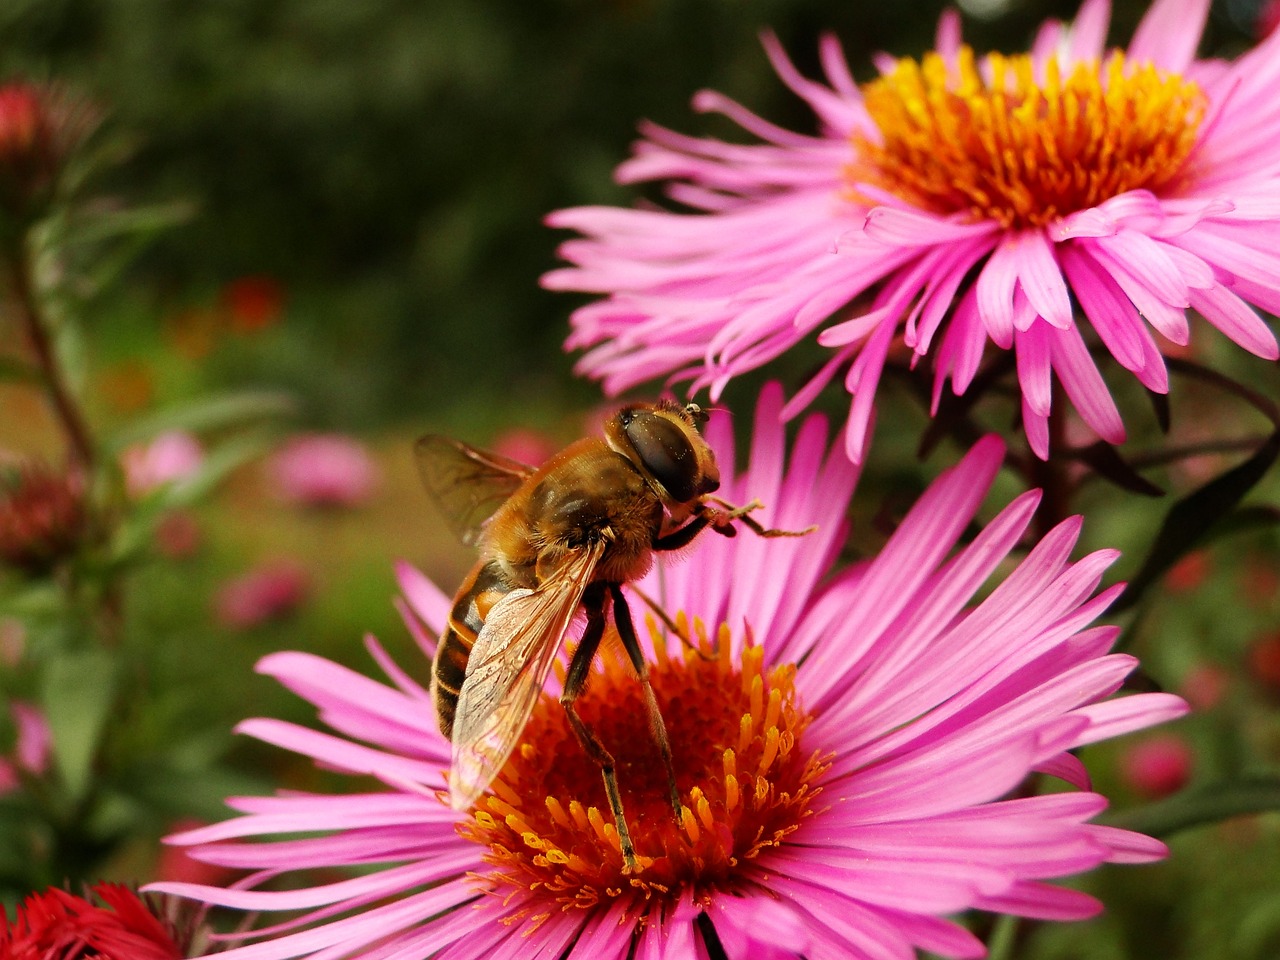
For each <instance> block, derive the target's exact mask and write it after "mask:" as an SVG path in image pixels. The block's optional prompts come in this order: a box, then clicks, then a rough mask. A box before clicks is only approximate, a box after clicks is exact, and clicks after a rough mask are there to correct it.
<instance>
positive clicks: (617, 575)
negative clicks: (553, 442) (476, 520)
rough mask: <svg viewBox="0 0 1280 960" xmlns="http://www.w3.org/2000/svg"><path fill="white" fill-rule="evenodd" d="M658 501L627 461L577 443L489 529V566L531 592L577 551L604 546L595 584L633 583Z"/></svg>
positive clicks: (656, 527) (657, 525) (655, 522)
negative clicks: (497, 566)
mask: <svg viewBox="0 0 1280 960" xmlns="http://www.w3.org/2000/svg"><path fill="white" fill-rule="evenodd" d="M662 519H663V511H662V501H661V500H660V499H659V498H658V496H657V494H655V493H654V492H653V490H652V489H651V488H650V487H649V485H648V483H647V482H646V481H645V479H644V477H643V476H641V474H640V472H639V471H638V470H637V469H636V468H635V467H634V466H632V464H631V463H630V461H628V460H627V458H626V457H624V456H622V455H621V454H619V453H615V452H614V451H613V450H610V449H609V447H608V446H607V445H606V444H605V443H604V442H603V441H600V440H595V439H588V440H581V441H579V442H578V443H575V444H573V445H572V446H570V447H568V448H567V449H565V450H564V451H562V452H561V453H560V454H559V455H557V456H556V457H554V458H553V459H552V460H550V461H548V462H547V463H546V464H544V465H543V467H542V468H541V469H539V470H538V471H537V473H535V474H534V475H533V476H532V477H530V478H529V479H528V480H527V481H526V482H525V484H524V486H522V487H521V489H520V490H519V491H517V492H516V494H515V495H514V496H513V497H512V498H511V499H510V500H509V501H508V502H507V503H506V504H505V505H504V506H503V507H502V509H501V510H499V511H498V513H497V514H496V515H495V516H494V517H493V519H492V521H490V523H489V527H488V531H487V532H486V536H485V541H484V545H483V554H484V556H485V558H486V559H490V560H497V561H499V562H501V563H502V564H503V566H504V568H505V570H506V572H507V573H508V575H509V576H510V577H511V580H512V582H513V583H516V584H519V585H520V586H528V587H536V586H537V585H538V584H539V583H541V582H542V581H543V580H545V579H546V577H547V576H549V575H550V574H551V572H552V571H554V570H555V569H556V568H557V567H558V566H559V565H560V564H561V563H562V562H563V561H564V559H565V557H566V556H568V555H569V554H571V553H572V552H573V551H574V550H578V549H581V548H583V547H585V546H589V545H591V544H593V543H596V542H599V541H601V540H603V541H604V542H605V543H606V545H607V546H606V550H605V553H604V556H603V557H602V558H601V561H600V565H599V567H598V569H597V571H596V575H595V579H597V580H605V581H608V582H612V583H622V582H624V581H627V580H634V579H637V578H639V577H641V576H643V575H644V574H645V572H647V571H648V569H649V566H650V564H651V562H652V553H653V551H652V546H653V541H654V538H655V537H657V536H658V534H659V532H660V531H661V529H662Z"/></svg>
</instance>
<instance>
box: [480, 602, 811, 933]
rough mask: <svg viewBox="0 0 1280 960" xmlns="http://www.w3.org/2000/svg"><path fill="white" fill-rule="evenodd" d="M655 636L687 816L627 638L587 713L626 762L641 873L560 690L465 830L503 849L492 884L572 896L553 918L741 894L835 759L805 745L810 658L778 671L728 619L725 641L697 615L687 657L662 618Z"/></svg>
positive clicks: (615, 649)
mask: <svg viewBox="0 0 1280 960" xmlns="http://www.w3.org/2000/svg"><path fill="white" fill-rule="evenodd" d="M681 623H682V624H683V619H682V620H681ZM682 629H683V628H682ZM649 632H650V634H651V635H652V637H653V645H654V648H655V650H656V660H655V662H653V663H651V664H650V673H649V676H650V680H651V682H652V685H653V690H654V694H655V696H656V698H657V701H658V705H659V708H660V709H661V711H662V715H663V719H664V721H665V723H666V727H667V732H668V735H669V737H670V741H671V749H672V753H673V761H674V768H675V777H676V785H677V788H678V790H679V794H680V799H681V801H682V809H681V815H680V821H679V822H678V823H677V821H676V817H675V815H674V812H673V810H672V808H671V800H670V795H669V793H668V790H667V778H666V772H665V769H664V766H663V763H662V759H661V755H660V754H659V751H658V747H657V745H656V743H655V742H654V739H653V736H652V734H651V732H650V730H649V726H648V722H647V718H646V715H645V709H644V698H643V692H642V687H641V685H640V683H639V682H638V681H637V679H636V676H635V672H634V671H633V670H632V668H631V666H630V664H629V662H628V661H627V660H626V658H625V655H624V654H623V653H622V650H621V644H619V643H606V647H605V650H604V653H603V655H602V656H601V658H600V660H601V661H603V664H604V668H603V670H602V671H601V670H597V671H595V672H594V673H593V675H592V678H591V683H590V684H589V686H588V688H587V690H586V691H585V692H584V693H583V694H582V695H581V696H580V697H579V698H578V700H577V707H578V712H579V714H580V715H581V717H582V719H583V720H584V721H585V722H586V723H587V725H588V726H589V727H590V728H591V729H593V730H594V731H595V732H596V733H597V735H598V736H599V737H600V739H601V740H602V741H603V742H604V744H605V745H606V747H607V748H608V749H609V750H610V752H612V754H613V756H614V759H615V761H616V763H617V776H618V786H619V789H620V792H621V795H622V804H623V809H624V812H625V815H626V819H627V825H628V828H629V830H630V832H631V836H632V839H633V841H634V843H635V848H636V854H637V860H638V862H639V870H638V871H637V872H635V873H631V874H629V873H628V872H627V871H626V870H625V869H624V865H623V860H622V853H621V848H620V846H619V843H618V833H617V828H616V826H615V824H614V820H613V816H612V814H611V812H610V810H609V805H608V802H607V799H606V796H605V791H604V786H603V783H602V779H601V775H600V769H599V767H597V766H596V765H595V764H594V763H593V762H592V761H591V760H590V758H589V757H588V756H587V755H586V753H585V752H584V751H583V750H582V747H581V746H580V745H579V743H578V741H577V739H576V738H575V737H574V734H573V731H572V729H571V728H570V726H569V723H568V720H567V719H566V716H565V711H564V709H563V708H562V707H561V706H560V703H559V701H558V698H557V697H556V696H553V695H551V694H547V693H544V694H543V696H542V698H541V700H540V701H539V703H538V706H537V707H536V708H535V710H534V713H533V716H532V718H531V719H530V721H529V724H528V726H527V727H526V728H525V732H524V737H523V741H522V743H521V745H520V747H519V748H518V749H517V750H516V752H515V753H514V754H513V755H512V757H511V759H510V760H509V761H508V763H507V765H506V767H505V768H504V769H503V772H502V775H501V776H500V777H499V778H498V779H497V780H495V781H494V783H493V785H492V788H491V793H489V794H487V795H486V796H485V797H484V798H482V799H481V800H480V802H479V803H478V804H477V806H476V808H475V810H474V811H473V813H472V815H471V817H470V818H469V819H468V820H466V821H464V822H463V823H462V825H461V826H460V827H459V830H460V832H461V833H462V835H463V836H465V837H467V838H469V839H471V840H474V841H475V842H476V843H480V844H483V845H486V846H487V847H488V848H489V853H488V854H487V855H486V856H485V860H486V861H487V862H488V863H490V864H492V866H493V870H491V871H489V872H487V873H484V874H477V876H476V879H477V880H479V881H481V882H482V883H483V884H484V885H485V886H486V888H487V889H488V890H489V891H490V892H492V893H495V894H497V895H499V896H505V895H508V894H511V893H515V892H517V891H523V890H527V891H530V892H533V893H538V894H541V896H540V897H539V900H544V898H545V899H549V900H550V901H552V903H554V904H555V905H557V906H550V907H549V909H548V910H547V912H546V914H545V915H544V916H550V915H551V912H553V911H554V910H555V909H557V908H558V909H560V910H568V909H571V908H574V907H579V908H584V909H586V908H592V907H596V906H598V905H601V904H604V905H607V904H608V903H609V902H611V901H615V900H617V899H618V898H621V897H628V898H630V899H631V900H632V905H633V906H634V908H635V909H636V910H637V912H638V913H644V912H645V911H646V909H647V905H648V904H649V903H650V902H652V901H654V900H655V899H656V900H659V901H662V900H674V899H675V898H676V897H678V896H680V895H681V894H682V893H685V892H688V891H692V892H693V896H694V897H695V898H697V897H699V896H700V895H705V894H708V893H710V892H711V891H713V890H725V889H732V888H733V886H734V882H735V876H736V874H737V873H738V870H739V867H740V865H741V864H742V863H743V861H750V860H752V859H753V858H755V857H756V856H758V855H759V854H760V853H761V852H762V851H763V850H765V849H766V848H769V847H774V846H777V845H778V844H779V843H781V842H782V841H783V839H784V838H785V837H787V836H788V835H789V834H791V833H792V832H793V831H794V830H795V829H796V828H797V827H798V826H799V825H800V823H801V822H802V821H803V820H804V819H805V818H806V817H807V816H809V815H810V814H811V813H812V812H813V801H814V798H815V797H816V796H817V795H818V793H819V792H820V788H818V787H816V786H815V785H814V782H815V780H816V779H817V778H818V777H819V776H820V775H821V773H822V772H823V770H825V769H826V765H825V763H824V762H823V761H822V760H821V758H819V757H818V755H817V754H812V755H809V756H806V755H805V754H804V753H803V751H802V750H801V747H800V743H799V740H800V736H801V734H802V732H803V730H804V728H805V727H806V726H807V725H808V722H809V715H808V714H807V713H805V712H804V711H803V710H802V709H801V708H800V707H799V706H798V705H797V702H796V690H795V684H794V680H795V666H794V665H791V664H786V665H781V666H773V667H768V668H766V667H765V666H764V652H763V650H762V648H760V647H758V646H754V645H751V644H750V643H748V644H747V645H746V646H745V647H744V648H743V650H742V655H741V662H735V661H736V660H737V658H736V657H734V656H733V655H732V654H731V650H732V648H733V644H732V643H731V642H730V634H729V631H728V629H727V628H726V627H721V629H720V631H719V634H718V636H717V640H716V642H715V643H714V644H712V643H711V642H709V640H708V638H707V635H706V631H705V630H704V629H703V627H702V625H701V624H700V623H695V635H696V646H692V645H690V644H684V645H682V647H681V648H680V650H678V651H675V652H669V651H668V650H667V648H666V645H665V642H664V640H663V638H662V636H661V634H660V632H659V631H658V630H657V629H656V627H655V625H654V623H653V622H652V621H650V623H649ZM615 639H616V638H615ZM544 902H545V901H544ZM523 915H524V914H523V913H520V914H517V915H516V916H512V917H511V918H510V920H511V921H514V920H515V919H517V918H518V917H521V916H523ZM533 919H535V920H536V919H537V918H533Z"/></svg>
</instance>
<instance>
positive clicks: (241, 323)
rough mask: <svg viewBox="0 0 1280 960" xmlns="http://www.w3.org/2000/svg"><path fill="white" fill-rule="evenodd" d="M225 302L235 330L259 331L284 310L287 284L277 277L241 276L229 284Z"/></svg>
mask: <svg viewBox="0 0 1280 960" xmlns="http://www.w3.org/2000/svg"><path fill="white" fill-rule="evenodd" d="M222 301H223V303H224V305H225V306H226V309H227V313H228V315H229V317H230V322H231V329H232V330H234V331H235V332H236V333H256V332H257V331H259V330H265V329H266V328H267V327H270V326H273V325H274V324H275V323H276V321H278V320H279V319H280V317H281V315H282V314H283V313H284V305H285V292H284V286H283V285H282V284H281V283H280V282H279V281H278V280H276V279H275V278H274V277H267V276H248V277H240V278H238V279H236V280H232V281H231V282H230V283H228V284H227V285H226V287H225V288H224V289H223V291H222Z"/></svg>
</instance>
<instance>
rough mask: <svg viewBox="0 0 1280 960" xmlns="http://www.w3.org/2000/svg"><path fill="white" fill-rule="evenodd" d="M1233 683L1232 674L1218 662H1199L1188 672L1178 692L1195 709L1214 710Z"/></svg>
mask: <svg viewBox="0 0 1280 960" xmlns="http://www.w3.org/2000/svg"><path fill="white" fill-rule="evenodd" d="M1230 685H1231V674H1230V673H1228V672H1227V671H1226V670H1224V669H1223V668H1222V667H1220V666H1218V665H1217V664H1216V663H1197V664H1196V665H1195V666H1194V667H1192V668H1191V669H1190V670H1188V671H1187V672H1186V675H1185V676H1183V678H1182V683H1181V684H1179V685H1178V693H1179V694H1181V695H1182V698H1183V699H1184V700H1186V701H1187V703H1189V704H1191V708H1192V709H1193V710H1212V709H1213V708H1214V707H1216V706H1217V705H1218V704H1219V703H1221V702H1222V698H1223V696H1224V695H1225V694H1226V692H1227V688H1228V687H1229V686H1230Z"/></svg>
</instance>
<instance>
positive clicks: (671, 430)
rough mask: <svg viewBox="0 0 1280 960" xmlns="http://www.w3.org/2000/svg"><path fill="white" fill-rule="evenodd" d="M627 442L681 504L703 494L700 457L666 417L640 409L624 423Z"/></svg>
mask: <svg viewBox="0 0 1280 960" xmlns="http://www.w3.org/2000/svg"><path fill="white" fill-rule="evenodd" d="M623 429H624V430H625V431H626V434H627V440H629V441H630V442H631V446H632V447H633V448H634V449H635V451H636V455H637V456H639V457H640V462H641V463H642V464H644V468H645V469H646V470H648V471H649V473H651V474H652V475H653V478H654V479H655V480H657V481H658V482H659V483H660V484H662V486H663V487H664V488H665V489H666V491H667V493H668V494H670V496H671V499H672V500H675V501H677V502H679V503H688V502H689V501H690V500H693V499H695V498H696V497H698V495H699V494H700V493H701V492H702V491H701V490H700V489H699V484H698V479H699V478H698V458H697V457H696V456H695V455H694V452H693V447H692V446H690V444H689V438H688V437H687V436H685V434H684V431H683V430H681V429H680V428H679V427H678V426H676V425H675V424H674V423H672V422H671V421H670V420H668V419H667V418H666V417H663V416H659V415H658V414H656V413H650V412H649V411H647V410H637V411H635V412H634V413H633V414H632V415H631V416H630V417H628V418H626V420H625V422H624V423H623Z"/></svg>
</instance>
